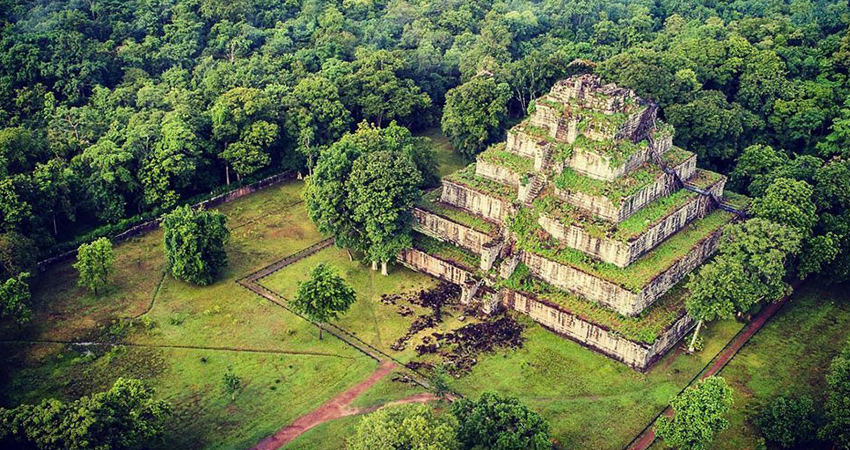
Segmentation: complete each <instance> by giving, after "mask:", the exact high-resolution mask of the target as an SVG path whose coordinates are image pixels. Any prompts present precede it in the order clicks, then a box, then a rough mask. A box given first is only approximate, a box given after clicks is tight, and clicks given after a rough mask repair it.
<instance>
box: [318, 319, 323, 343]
mask: <svg viewBox="0 0 850 450" xmlns="http://www.w3.org/2000/svg"><path fill="white" fill-rule="evenodd" d="M322 330H323V325H322V324H321V323H320V324H319V340H320V341H321V340H322Z"/></svg>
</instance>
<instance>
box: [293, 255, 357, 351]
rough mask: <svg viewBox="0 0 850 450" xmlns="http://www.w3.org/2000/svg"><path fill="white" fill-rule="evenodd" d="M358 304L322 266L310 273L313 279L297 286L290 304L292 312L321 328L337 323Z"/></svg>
mask: <svg viewBox="0 0 850 450" xmlns="http://www.w3.org/2000/svg"><path fill="white" fill-rule="evenodd" d="M355 301H357V293H356V292H354V289H352V288H351V286H349V285H348V283H346V282H345V280H344V279H342V277H341V276H339V274H337V273H336V272H335V271H334V270H333V269H332V268H331V267H330V266H328V265H327V264H325V263H319V264H318V265H317V266H316V267H314V268H313V270H311V271H310V278H309V279H308V280H306V281H301V282H299V283H298V292H297V293H296V294H295V298H294V299H293V300H292V301H291V302H290V305H291V306H292V309H294V310H295V311H298V312H300V313H301V314H304V315H305V316H307V317H308V318H309V319H310V320H314V321H316V322H319V339H321V338H322V325H323V324H324V323H326V322H328V321H330V320H335V319H337V318H338V317H339V316H340V315H341V314H344V313H345V312H346V311H348V309H349V308H351V305H353V304H354V302H355Z"/></svg>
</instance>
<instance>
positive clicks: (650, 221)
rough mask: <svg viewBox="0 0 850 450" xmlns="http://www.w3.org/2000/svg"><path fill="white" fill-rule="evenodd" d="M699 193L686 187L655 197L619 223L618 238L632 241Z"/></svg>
mask: <svg viewBox="0 0 850 450" xmlns="http://www.w3.org/2000/svg"><path fill="white" fill-rule="evenodd" d="M697 196H699V194H697V193H696V192H692V191H689V190H686V189H679V190H678V191H676V192H674V193H672V194H670V195H667V196H664V197H661V198H658V199H655V200H653V201H651V202H650V203H649V204H647V205H646V206H644V207H643V208H641V209H640V210H639V211H638V212H636V213H634V214H632V215H631V216H629V218H628V219H626V220H624V221H622V222H620V223H619V224H617V231H616V235H617V238H618V239H620V240H622V241H625V242H630V241H632V240H634V239H637V237H638V236H640V235H641V234H643V233H645V232H646V231H647V230H649V229H650V228H651V227H652V226H653V225H656V224H658V223H659V222H661V221H662V220H663V219H664V218H666V217H667V216H669V215H670V214H672V213H674V212H676V211H678V210H679V209H680V208H682V207H683V206H685V204H687V203H688V202H690V201H692V200H694V199H695V198H697Z"/></svg>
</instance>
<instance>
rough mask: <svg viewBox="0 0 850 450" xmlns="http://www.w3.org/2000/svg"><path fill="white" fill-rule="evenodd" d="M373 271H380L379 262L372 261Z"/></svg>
mask: <svg viewBox="0 0 850 450" xmlns="http://www.w3.org/2000/svg"><path fill="white" fill-rule="evenodd" d="M372 270H378V261H372Z"/></svg>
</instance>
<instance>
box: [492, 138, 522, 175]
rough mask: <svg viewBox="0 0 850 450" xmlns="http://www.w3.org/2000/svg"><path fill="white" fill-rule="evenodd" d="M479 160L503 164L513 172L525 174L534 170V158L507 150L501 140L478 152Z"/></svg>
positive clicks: (498, 164)
mask: <svg viewBox="0 0 850 450" xmlns="http://www.w3.org/2000/svg"><path fill="white" fill-rule="evenodd" d="M478 160H479V161H485V162H488V163H490V164H494V165H497V166H502V167H505V168H507V169H508V170H510V171H511V172H513V173H515V174H518V175H524V174H527V173H531V172H532V171H533V170H534V160H533V159H531V158H526V157H525V156H520V155H517V154H515V153H511V152H509V151H506V150H505V143H504V142H500V143H498V144H495V145H493V146H491V147H490V148H488V149H487V150H484V151H483V152H481V153H480V154H478Z"/></svg>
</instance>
